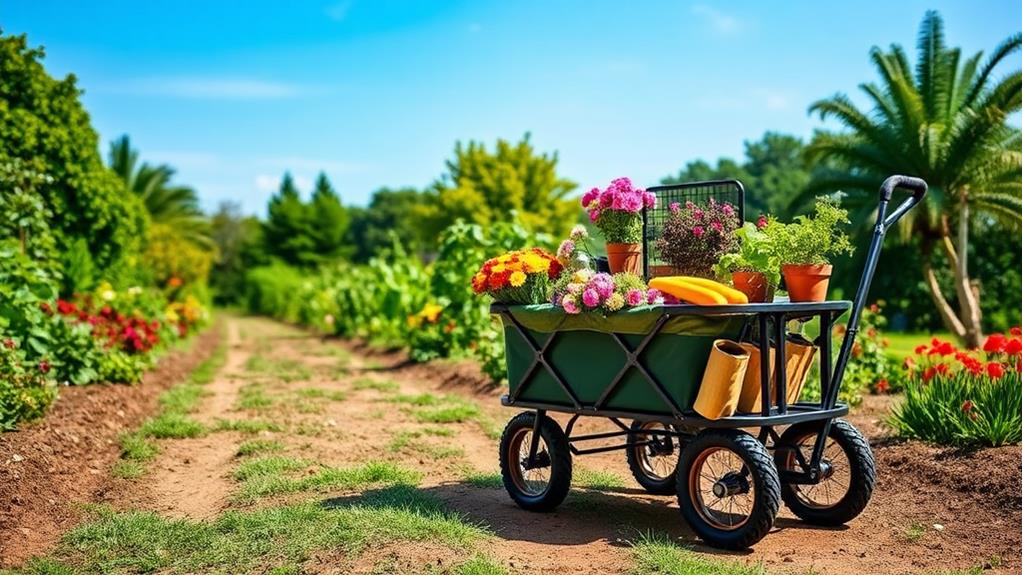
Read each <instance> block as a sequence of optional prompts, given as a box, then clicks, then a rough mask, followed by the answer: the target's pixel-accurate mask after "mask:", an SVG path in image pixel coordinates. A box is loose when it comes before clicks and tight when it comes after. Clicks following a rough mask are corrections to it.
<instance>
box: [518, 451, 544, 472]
mask: <svg viewBox="0 0 1022 575" xmlns="http://www.w3.org/2000/svg"><path fill="white" fill-rule="evenodd" d="M521 464H522V469H524V470H526V471H529V470H530V469H538V468H540V467H550V454H549V453H547V452H546V451H540V452H539V453H537V454H536V457H534V458H533V459H532V461H529V458H528V457H523V458H522V461H521Z"/></svg>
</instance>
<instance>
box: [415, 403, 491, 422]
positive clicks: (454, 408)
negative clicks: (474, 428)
mask: <svg viewBox="0 0 1022 575" xmlns="http://www.w3.org/2000/svg"><path fill="white" fill-rule="evenodd" d="M479 414H480V411H479V406H478V405H475V404H474V403H468V402H465V401H456V402H453V403H448V404H444V405H439V406H437V407H430V408H427V409H420V410H417V411H416V412H415V418H416V419H418V420H419V421H421V422H422V423H462V422H464V421H468V420H470V419H475V418H476V417H478V416H479Z"/></svg>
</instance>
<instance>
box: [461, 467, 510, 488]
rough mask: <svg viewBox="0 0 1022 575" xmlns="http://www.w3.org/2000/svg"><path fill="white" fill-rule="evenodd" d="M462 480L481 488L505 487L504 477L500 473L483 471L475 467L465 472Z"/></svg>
mask: <svg viewBox="0 0 1022 575" xmlns="http://www.w3.org/2000/svg"><path fill="white" fill-rule="evenodd" d="M462 481H464V482H465V483H467V484H469V485H471V486H472V487H477V488H479V489H503V488H504V479H503V478H502V477H501V476H500V474H499V473H482V472H480V471H476V470H475V469H470V470H468V471H466V472H465V475H464V476H463V477H462Z"/></svg>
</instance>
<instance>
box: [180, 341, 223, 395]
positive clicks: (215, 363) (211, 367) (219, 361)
mask: <svg viewBox="0 0 1022 575" xmlns="http://www.w3.org/2000/svg"><path fill="white" fill-rule="evenodd" d="M226 361H227V344H226V343H224V342H223V341H221V342H220V343H219V344H218V345H217V346H216V348H215V349H214V350H213V354H212V355H210V356H209V357H208V358H206V361H204V362H202V363H200V364H199V367H196V368H195V371H193V372H192V374H191V375H190V376H189V377H188V381H190V382H191V383H194V384H196V385H206V384H207V383H209V382H211V381H213V378H214V377H216V372H217V371H219V369H220V368H221V367H223V365H224V362H226Z"/></svg>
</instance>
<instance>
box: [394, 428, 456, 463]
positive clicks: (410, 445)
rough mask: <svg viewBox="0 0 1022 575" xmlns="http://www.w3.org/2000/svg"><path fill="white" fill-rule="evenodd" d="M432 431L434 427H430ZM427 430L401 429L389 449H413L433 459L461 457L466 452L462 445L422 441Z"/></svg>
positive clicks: (395, 451)
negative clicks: (434, 443)
mask: <svg viewBox="0 0 1022 575" xmlns="http://www.w3.org/2000/svg"><path fill="white" fill-rule="evenodd" d="M428 429H430V430H431V431H432V430H433V429H434V428H428ZM426 434H427V432H426V430H416V431H399V432H397V433H395V434H394V437H393V438H392V439H391V440H390V443H388V444H387V450H388V451H390V452H392V453H398V452H401V451H406V450H407V451H412V452H416V453H421V454H423V455H425V456H427V457H430V458H431V459H448V458H451V457H461V456H462V455H464V454H465V452H464V450H462V449H461V448H460V447H451V446H445V445H433V444H431V443H427V442H424V441H421V440H420V439H421V438H422V437H423V436H424V435H426Z"/></svg>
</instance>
